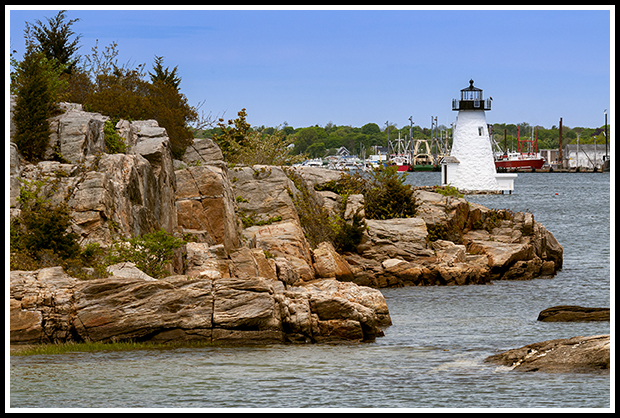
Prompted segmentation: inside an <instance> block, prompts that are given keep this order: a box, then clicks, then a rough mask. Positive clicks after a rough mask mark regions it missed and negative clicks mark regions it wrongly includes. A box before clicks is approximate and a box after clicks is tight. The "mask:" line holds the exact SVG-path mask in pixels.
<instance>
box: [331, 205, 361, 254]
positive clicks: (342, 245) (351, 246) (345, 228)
mask: <svg viewBox="0 0 620 418" xmlns="http://www.w3.org/2000/svg"><path fill="white" fill-rule="evenodd" d="M333 230H334V236H333V238H332V244H333V245H334V248H335V249H336V251H337V252H339V253H343V252H354V251H356V249H357V246H358V245H359V244H360V243H361V242H362V238H363V236H364V231H365V230H366V222H364V218H363V217H362V215H360V211H358V212H357V213H355V214H354V215H353V219H352V221H351V223H348V222H346V221H345V220H344V219H342V218H341V217H337V218H336V219H335V222H334V223H333Z"/></svg>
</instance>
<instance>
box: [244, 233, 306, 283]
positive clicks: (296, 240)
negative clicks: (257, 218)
mask: <svg viewBox="0 0 620 418" xmlns="http://www.w3.org/2000/svg"><path fill="white" fill-rule="evenodd" d="M243 235H244V236H245V237H246V239H247V240H248V245H249V246H250V248H258V249H261V250H263V251H265V252H266V253H267V254H270V255H271V256H273V257H276V258H284V259H286V260H287V262H288V263H289V264H290V265H291V267H292V268H293V269H294V270H295V273H296V274H297V275H298V277H299V279H300V280H303V281H309V280H313V279H314V278H315V271H314V268H313V262H312V250H311V249H310V246H309V245H308V241H307V240H306V238H305V237H304V232H303V230H302V229H301V226H300V225H299V222H293V221H289V222H278V223H274V224H271V225H261V226H253V227H250V228H246V229H244V230H243Z"/></svg>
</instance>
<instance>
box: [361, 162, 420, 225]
mask: <svg viewBox="0 0 620 418" xmlns="http://www.w3.org/2000/svg"><path fill="white" fill-rule="evenodd" d="M405 178H406V177H405V176H404V175H400V174H399V173H398V171H397V168H396V167H387V168H384V169H375V170H373V171H372V174H371V178H370V180H369V181H370V184H369V185H368V186H367V187H366V190H365V193H364V200H365V205H364V211H365V212H366V218H368V219H392V218H410V217H413V216H415V215H416V204H415V199H414V198H413V189H412V188H411V186H410V185H408V184H404V182H405Z"/></svg>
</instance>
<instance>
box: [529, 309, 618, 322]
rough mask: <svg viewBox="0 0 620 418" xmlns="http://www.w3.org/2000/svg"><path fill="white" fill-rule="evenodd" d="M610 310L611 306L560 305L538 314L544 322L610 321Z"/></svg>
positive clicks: (539, 318)
mask: <svg viewBox="0 0 620 418" xmlns="http://www.w3.org/2000/svg"><path fill="white" fill-rule="evenodd" d="M610 312H611V310H610V308H584V307H582V306H574V305H560V306H553V307H551V308H547V309H545V310H543V311H541V312H540V313H539V314H538V320H539V321H542V322H596V321H607V322H609V318H610Z"/></svg>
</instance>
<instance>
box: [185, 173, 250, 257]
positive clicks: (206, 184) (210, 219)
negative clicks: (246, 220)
mask: <svg viewBox="0 0 620 418" xmlns="http://www.w3.org/2000/svg"><path fill="white" fill-rule="evenodd" d="M175 175H176V181H177V190H176V202H175V205H176V212H177V218H178V226H179V227H181V228H182V232H183V234H190V235H191V236H193V237H194V239H196V240H197V241H199V242H206V243H209V244H210V245H218V244H222V245H224V248H225V249H226V251H227V252H230V251H232V250H233V249H235V248H238V247H239V245H240V239H241V234H240V226H239V223H238V221H237V215H236V212H235V202H234V200H233V191H232V185H231V183H230V180H229V177H228V172H227V169H226V168H225V167H218V166H215V165H204V166H202V165H201V166H194V167H188V168H185V169H181V170H177V171H175Z"/></svg>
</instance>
